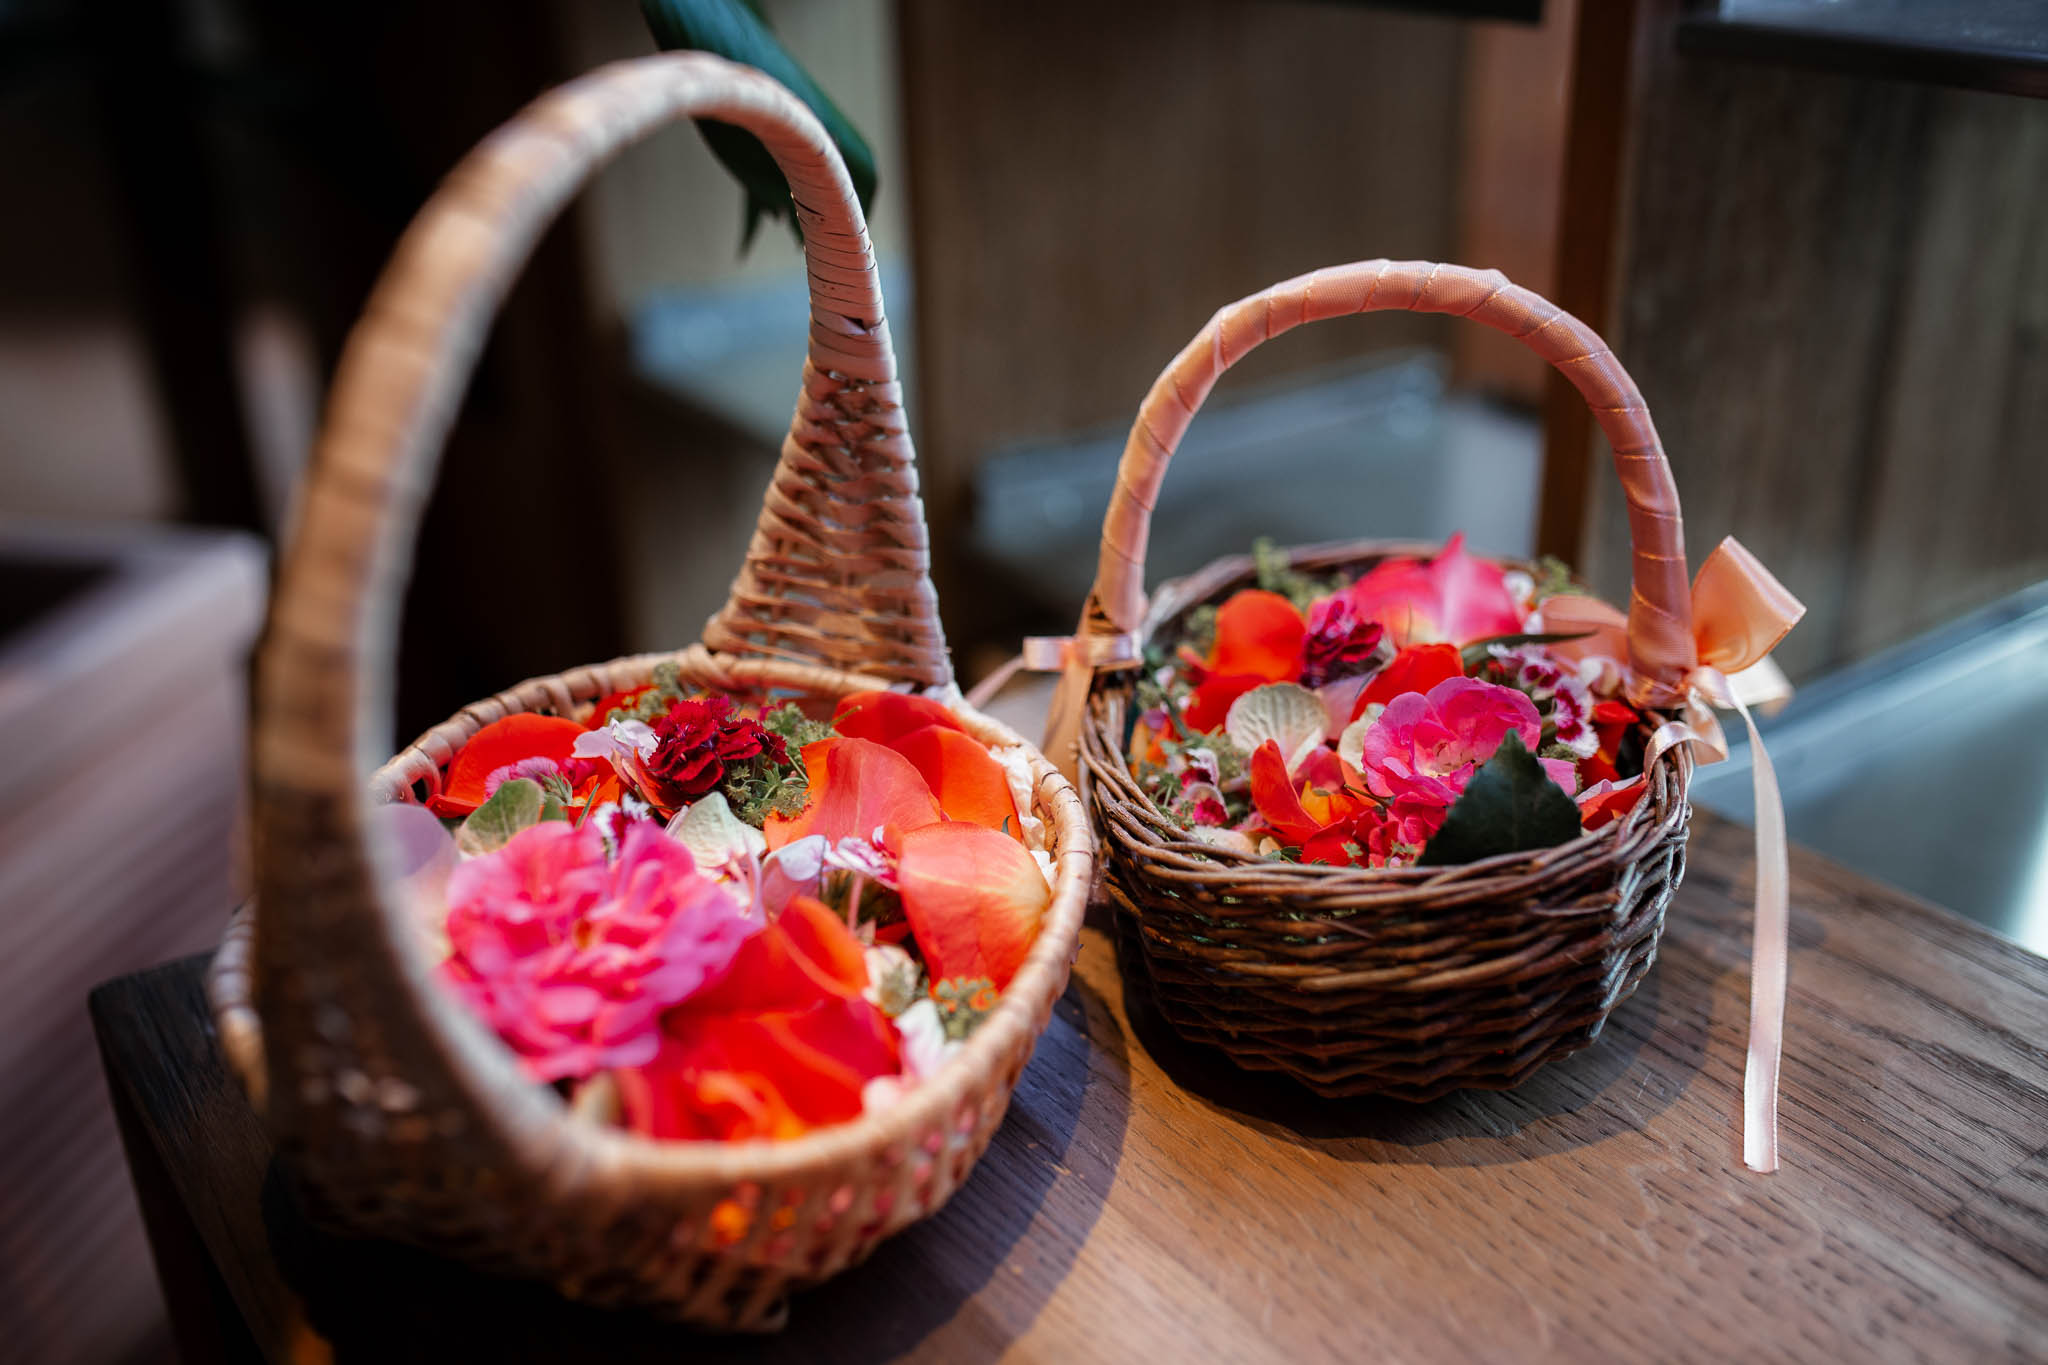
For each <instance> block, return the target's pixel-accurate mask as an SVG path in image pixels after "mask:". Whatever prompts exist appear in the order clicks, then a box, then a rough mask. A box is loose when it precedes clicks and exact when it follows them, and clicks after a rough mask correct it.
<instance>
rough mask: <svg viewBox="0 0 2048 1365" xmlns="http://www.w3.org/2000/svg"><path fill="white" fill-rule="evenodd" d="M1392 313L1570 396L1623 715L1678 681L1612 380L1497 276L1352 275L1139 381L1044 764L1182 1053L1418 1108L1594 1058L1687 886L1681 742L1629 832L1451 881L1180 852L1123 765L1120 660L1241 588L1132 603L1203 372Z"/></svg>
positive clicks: (1183, 588) (1533, 299)
mask: <svg viewBox="0 0 2048 1365" xmlns="http://www.w3.org/2000/svg"><path fill="white" fill-rule="evenodd" d="M1387 308H1399V309H1414V310H1418V311H1429V312H1445V313H1452V314H1455V315H1458V316H1466V317H1472V318H1474V319H1475V320H1478V321H1482V322H1486V323H1488V324H1489V325H1492V326H1495V327H1497V328H1499V329H1500V330H1502V331H1505V332H1508V333H1509V334H1510V335H1513V336H1516V337H1517V338H1519V339H1521V340H1523V341H1524V342H1525V343H1527V344H1528V345H1530V346H1531V347H1532V348H1534V349H1536V350H1537V351H1538V352H1539V353H1541V354H1543V355H1544V356H1545V358H1546V359H1548V360H1550V361H1551V362H1552V363H1553V364H1555V365H1556V366H1557V367H1558V368H1559V369H1560V370H1561V371H1563V372H1564V373H1565V374H1566V375H1567V377H1569V378H1570V379H1572V381H1573V382H1574V383H1575V384H1577V385H1578V387H1579V389H1580V390H1581V392H1582V393H1583V394H1585V396H1586V398H1587V401H1588V402H1589V404H1591V406H1592V407H1593V409H1594V411H1595V414H1596V415H1597V416H1598V418H1599V419H1600V421H1601V424H1602V425H1603V427H1604V428H1605V429H1606V431H1607V434H1608V437H1609V439H1610V440H1611V441H1612V443H1613V445H1614V448H1615V460H1616V465H1617V468H1618V469H1619V470H1620V472H1621V474H1622V479H1623V484H1624V487H1625V489H1626V491H1627V493H1628V497H1629V503H1630V512H1631V524H1632V526H1633V527H1634V529H1635V538H1636V546H1635V549H1636V558H1635V596H1634V599H1633V602H1632V610H1631V613H1630V627H1629V631H1630V654H1631V662H1632V665H1633V669H1634V672H1635V674H1636V678H1637V684H1638V690H1637V699H1638V700H1639V701H1641V702H1643V703H1644V704H1646V705H1650V706H1664V705H1668V704H1671V703H1672V702H1674V701H1675V700H1676V698H1677V695H1678V691H1677V689H1678V687H1679V686H1680V682H1681V680H1682V679H1683V678H1684V677H1685V675H1686V673H1687V672H1688V671H1689V670H1690V668H1691V667H1692V664H1693V654H1692V643H1691V638H1690V631H1689V626H1688V622H1689V619H1690V607H1689V598H1688V595H1687V588H1686V581H1685V576H1684V574H1685V552H1684V546H1683V541H1682V538H1681V534H1680V526H1679V518H1678V508H1677V497H1676V493H1675V490H1674V489H1673V487H1672V483H1671V477H1670V470H1669V467H1668V465H1667V464H1666V463H1665V460H1664V455H1663V451H1662V448H1661V446H1660V445H1659V444H1658V441H1657V437H1656V433H1655V431H1654V429H1653V428H1652V427H1651V425H1650V422H1649V417H1648V414H1647V413H1646V412H1645V411H1644V409H1643V404H1642V400H1641V397H1640V396H1639V395H1638V394H1637V392H1636V390H1635V386H1634V384H1633V383H1632V382H1631V381H1630V380H1629V378H1628V376H1627V374H1626V373H1625V372H1623V370H1622V368H1621V366H1620V364H1619V363H1618V362H1617V361H1615V359H1614V357H1613V355H1612V353H1611V352H1609V351H1608V350H1607V348H1606V347H1605V346H1604V345H1603V344H1602V343H1601V342H1600V340H1599V338H1598V337H1597V336H1595V335H1593V333H1592V332H1591V331H1590V330H1589V329H1587V328H1586V327H1585V326H1584V325H1583V324H1581V323H1579V322H1578V321H1577V320H1576V319H1573V318H1571V317H1570V315H1568V314H1565V313H1563V312H1561V311H1560V310H1559V309H1557V308H1556V307H1554V306H1553V305H1551V304H1548V303H1546V302H1544V301H1543V300H1542V299H1540V298H1538V297H1537V296H1535V295H1533V294H1531V293H1529V292H1528V291H1527V290H1523V289H1519V288H1517V287H1516V286H1514V285H1511V284H1509V283H1508V282H1507V281H1506V280H1505V279H1503V278H1502V277H1501V276H1500V275H1499V274H1498V273H1497V272H1491V271H1489V272H1483V273H1482V272H1478V271H1472V270H1466V269H1464V268H1462V267H1457V266H1441V265H1431V264H1428V263H1422V262H1407V263H1396V262H1387V261H1368V262H1363V263H1360V264H1356V265H1350V266H1342V267H1337V268H1334V269H1331V270H1326V271H1318V272H1316V273H1315V274H1313V275H1309V276H1304V277H1302V278H1300V279H1297V280H1291V281H1288V282H1286V283H1284V284H1281V285H1276V286H1274V287H1273V288H1272V289H1270V290H1267V291H1265V292H1264V293H1262V294H1258V295H1254V296H1252V297H1251V298H1248V299H1245V300H1241V301H1240V302H1238V303H1236V304H1233V305H1231V306H1230V307H1228V308H1225V309H1223V310H1222V311H1220V312H1219V313H1218V314H1217V315H1216V316H1215V318H1214V319H1212V320H1211V321H1210V323H1209V325H1208V326H1207V327H1206V328H1204V329H1203V331H1202V332H1201V334H1199V335H1198V336H1197V337H1196V338H1195V339H1194V341H1193V342H1191V343H1190V344H1189V346H1188V347H1187V349H1186V350H1184V351H1183V352H1182V353H1181V355H1180V357H1179V358H1178V359H1177V360H1176V361H1175V362H1174V364H1173V365H1172V366H1170V367H1169V368H1168V369H1167V371H1166V372H1165V373H1164V374H1163V375H1161V377H1160V379H1159V381H1158V383H1157V384H1155V385H1154V387H1153V389H1152V392H1151V394H1150V395H1149V396H1148V398H1147V400H1146V403H1145V406H1144V408H1143V409H1142V410H1141V411H1140V413H1139V416H1138V420H1137V423H1136V425H1135V426H1134V427H1133V429H1132V433H1131V439H1130V444H1129V446H1128V447H1127V448H1126V451H1125V455H1124V461H1123V465H1122V467H1121V469H1120V471H1119V476H1118V483H1117V490H1116V494H1115V497H1114V501H1113V502H1112V505H1111V509H1110V513H1109V516H1108V518H1107V519H1106V521H1105V524H1104V529H1103V548H1102V560H1101V567H1100V569H1099V571H1098V575H1097V579H1096V587H1095V592H1094V594H1093V595H1092V596H1091V598H1090V600H1089V604H1088V608H1087V611H1086V613H1085V614H1084V616H1083V620H1082V624H1081V629H1080V635H1079V641H1078V642H1077V646H1076V647H1075V648H1072V649H1071V650H1070V651H1069V659H1070V662H1069V664H1068V670H1067V673H1066V675H1065V676H1064V677H1063V679H1062V683H1061V689H1060V695H1059V699H1058V700H1057V701H1056V702H1055V704H1054V710H1053V718H1052V722H1051V726H1050V729H1049V733H1048V736H1047V739H1046V744H1045V749H1046V752H1047V754H1048V755H1049V756H1050V757H1051V758H1052V759H1053V760H1054V761H1055V762H1058V763H1060V764H1062V766H1063V767H1065V768H1068V770H1070V771H1078V773H1079V776H1080V779H1081V786H1082V793H1083V797H1084V799H1086V800H1087V801H1088V802H1089V804H1090V808H1091V810H1092V812H1093V815H1094V818H1095V821H1096V832H1097V839H1098V842H1099V844H1100V847H1101V859H1102V864H1103V873H1104V877H1103V886H1104V888H1105V894H1106V895H1107V898H1108V899H1109V901H1110V902H1111V903H1112V905H1113V906H1114V908H1115V910H1116V913H1117V915H1118V917H1119V920H1120V922H1121V923H1120V929H1121V932H1120V934H1119V941H1120V943H1121V944H1123V945H1124V949H1125V951H1130V950H1132V948H1135V950H1136V951H1137V953H1138V955H1139V958H1140V962H1141V964H1142V969H1143V974H1144V976H1145V978H1146V979H1147V981H1148V982H1149V984H1150V985H1151V987H1152V990H1153V992H1154V994H1155V995H1156V997H1157V1003H1158V1006H1159V1009H1160V1012H1161V1014H1162V1015H1163V1016H1164V1017H1165V1018H1166V1019H1167V1020H1168V1022H1169V1023H1171V1024H1172V1026H1173V1027H1174V1028H1175V1029H1176V1030H1177V1031H1178V1032H1179V1033H1181V1034H1182V1035H1183V1036H1185V1037H1186V1038H1188V1039H1190V1040H1192V1041H1195V1042H1198V1043H1205V1044H1210V1045H1213V1046H1215V1047H1217V1048H1220V1049H1221V1050H1222V1051H1224V1052H1225V1053H1227V1054H1228V1055H1229V1056H1230V1057H1231V1058H1232V1059H1233V1060H1235V1061H1236V1062H1237V1063H1238V1064H1239V1065H1241V1066H1244V1067H1247V1068H1250V1069H1254V1070H1270V1071H1281V1072H1284V1073H1286V1074H1288V1075H1290V1076H1292V1077H1294V1078H1295V1079H1297V1080H1299V1081H1300V1082H1302V1083H1303V1084H1304V1085H1307V1086H1308V1087H1310V1088H1311V1089H1313V1090H1315V1091H1317V1092H1319V1093H1321V1094H1324V1095H1331V1096H1345V1095H1364V1094H1382V1095H1386V1096H1389V1097H1392V1098H1397V1099H1403V1100H1426V1099H1431V1098H1434V1097H1435V1096H1438V1095H1442V1094H1444V1093H1446V1092H1448V1091H1452V1090H1457V1089H1461V1088H1480V1089H1502V1088H1506V1087H1510V1086H1514V1085H1517V1084H1519V1083H1520V1082H1521V1081H1523V1080H1524V1079H1526V1078H1527V1077H1528V1076H1529V1075H1530V1074H1531V1073H1532V1072H1533V1071H1535V1070H1536V1068H1538V1067H1540V1066H1541V1065H1543V1064H1544V1063H1545V1062H1547V1061H1550V1060H1553V1059H1555V1058H1558V1057H1562V1056H1565V1055H1567V1054H1569V1053H1571V1052H1574V1051H1577V1050H1578V1049H1580V1048H1582V1047H1584V1046H1586V1044H1588V1043H1590V1042H1591V1041H1592V1040H1593V1039H1594V1038H1596V1037H1597V1036H1598V1035H1599V1032H1600V1029H1601V1026H1602V1024H1604V1023H1605V1021H1606V1019H1607V1016H1608V1014H1609V1012H1610V1011H1612V1010H1613V1008H1614V1007H1615V1005H1616V1004H1618V1003H1619V1002H1620V1001H1621V1000H1623V999H1625V998H1626V997H1627V996H1628V995H1629V993H1630V992H1631V991H1633V990H1634V989H1635V987H1636V985H1637V984H1638V983H1639V982H1640V981H1641V980H1642V978H1643V976H1644V974H1645V973H1646V972H1647V971H1648V970H1649V968H1650V964H1651V963H1652V962H1653V961H1654V960H1655V957H1656V952H1657V941H1658V937H1659V935H1660V933H1661V931H1662V929H1663V924H1664V911H1665V907H1666V906H1667V905H1668V904H1669V903H1670V899H1671V895H1672V892H1673V891H1674V889H1675V888H1676V887H1677V885H1678V882H1679V879H1680V877H1681V876H1682V875H1683V873H1684V869H1685V839H1686V828H1687V819H1688V816H1689V813H1690V812H1689V808H1688V806H1687V803H1686V789H1687V785H1688V783H1689V781H1690V778H1691V774H1692V759H1691V757H1690V755H1689V754H1688V753H1687V752H1686V751H1685V750H1684V749H1683V747H1680V748H1678V749H1674V750H1671V751H1669V752H1667V753H1665V754H1664V755H1663V756H1662V757H1661V758H1659V759H1658V760H1657V762H1656V763H1655V764H1654V765H1653V767H1652V769H1651V771H1650V772H1649V773H1648V775H1647V782H1648V795H1647V797H1646V798H1645V799H1644V800H1643V801H1641V802H1640V803H1639V804H1638V805H1637V806H1636V808H1635V809H1634V811H1633V812H1631V813H1630V814H1629V815H1628V816H1627V817H1626V818H1624V819H1622V820H1619V821H1616V822H1614V823H1612V824H1610V825H1608V826H1606V827H1605V828H1603V829H1600V830H1598V831H1596V832H1594V833H1590V834H1586V835H1583V836H1582V837H1580V838H1578V839H1576V840H1574V841H1572V842H1571V843H1568V844H1564V845H1561V846H1559V847H1556V848H1550V849H1545V850H1542V851H1541V852H1537V853H1531V854H1514V855H1507V856H1503V857H1499V858H1492V859H1488V860H1486V861H1484V862H1478V863H1472V864H1468V865H1465V866H1461V867H1454V868H1399V869H1377V870H1376V869H1368V868H1336V867H1327V866H1320V865H1301V864H1290V863H1282V862H1277V861H1272V860H1268V859H1263V858H1259V857H1256V856H1252V855H1247V854H1241V853H1235V852H1231V851H1228V850H1223V849H1218V848H1216V847H1214V846H1211V845H1208V844H1204V843H1201V842H1198V841H1196V840H1195V839H1193V838H1191V837H1189V835H1188V833H1187V831H1186V830H1185V829H1183V828H1182V827H1181V826H1180V825H1178V824H1177V823H1176V822H1175V821H1174V820H1172V819H1171V818H1170V817H1168V816H1167V815H1166V814H1165V813H1164V812H1163V811H1161V810H1160V809H1159V807H1158V806H1157V805H1156V804H1155V803H1154V802H1153V801H1152V800H1151V798H1150V797H1149V796H1148V795H1147V794H1146V793H1145V791H1144V790H1143V789H1142V788H1141V787H1140V785H1139V784H1138V782H1137V781H1136V780H1135V779H1134V778H1133V776H1132V774H1131V768H1130V762H1129V757H1128V755H1127V754H1126V753H1125V749H1124V746H1125V743H1126V736H1127V735H1128V733H1129V728H1128V721H1129V710H1130V706H1131V687H1132V682H1133V674H1132V673H1131V672H1130V670H1129V667H1128V663H1127V662H1125V663H1123V665H1122V666H1121V667H1120V666H1119V660H1120V659H1121V660H1126V661H1127V660H1128V658H1129V657H1130V656H1131V653H1132V651H1133V649H1134V648H1135V647H1136V646H1137V645H1140V644H1142V643H1143V642H1144V641H1148V640H1150V639H1151V638H1153V636H1154V635H1155V634H1158V633H1160V632H1162V631H1166V630H1168V628H1169V627H1171V626H1172V625H1173V624H1174V623H1176V622H1177V621H1178V620H1179V618H1180V617H1181V615H1182V614H1183V613H1184V612H1185V611H1187V610H1188V609H1189V608H1191V607H1193V606H1195V605H1197V604H1199V603H1202V602H1205V601H1214V600H1218V599H1220V598H1221V597H1223V596H1226V595H1227V594H1228V593H1230V592H1231V591H1233V590H1235V589H1236V588H1238V587H1241V586H1243V585H1245V584H1247V583H1249V582H1250V581H1252V579H1253V577H1254V566H1253V564H1252V561H1251V560H1250V559H1249V558H1245V557H1238V558H1233V559H1226V560H1221V561H1218V562H1217V563H1215V564H1212V565H1210V566H1209V567H1208V568H1206V569H1204V570H1203V571H1202V572H1200V573H1198V574H1195V575H1193V576H1191V577H1190V578H1187V579H1182V580H1178V581H1176V582H1174V583H1170V584H1167V585H1165V586H1163V587H1162V588H1161V589H1160V591H1159V593H1158V594H1157V596H1156V597H1154V598H1153V599H1152V600H1151V601H1150V603H1149V604H1148V603H1147V602H1146V599H1145V596H1144V593H1143V587H1142V584H1143V574H1144V546H1145V539H1146V531H1147V519H1148V517H1149V513H1150V508H1151V507H1152V505H1153V503H1154V501H1155V498H1156V492H1157V489H1158V485H1159V480H1160V478H1161V476H1162V475H1163V473H1164V470H1165V466H1166V463H1167V461H1168V460H1169V459H1170V458H1171V456H1172V454H1173V450H1174V448H1175V447H1176V446H1177V445H1178V444H1179V441H1180V437H1181V435H1182V433H1183V432H1184V431H1185V429H1186V426H1187V424H1188V422H1189V420H1190V419H1191V418H1192V417H1193V415H1194V413H1195V412H1196V410H1197V409H1198V408H1199V407H1200V405H1201V402H1202V400H1203V398H1204V397H1206V395H1207V394H1208V392H1209V389H1210V387H1211V386H1212V385H1213V384H1214V382H1215V380H1216V378H1217V376H1218V375H1220V374H1221V373H1222V371H1223V370H1225V369H1227V368H1228V367H1229V366H1230V365H1231V364H1232V363H1234V362H1235V361H1236V360H1237V359H1238V358H1239V357H1241V356H1242V355H1243V354H1244V353H1245V352H1247V351H1249V350H1251V349H1252V347H1253V346H1255V345H1257V344H1258V343H1259V342H1261V341H1264V340H1266V339H1268V338H1269V337H1271V336H1273V335H1277V334H1278V333H1279V332H1282V331H1285V330H1287V329H1288V328H1290V327H1293V326H1295V325H1297V324H1299V323H1301V322H1304V321H1311V320H1315V319H1319V318H1325V317H1334V316H1342V315H1346V314H1351V313H1361V312H1369V311H1374V310H1376V309H1387ZM1432 548H1433V547H1421V546H1413V545H1393V544H1386V543H1373V542H1361V543H1355V544H1346V545H1338V546H1326V547H1318V548H1315V549H1312V550H1301V551H1296V552H1294V554H1293V556H1292V557H1293V560H1294V562H1295V563H1296V564H1297V565H1298V566H1300V567H1303V568H1307V569H1315V570H1323V571H1328V570H1331V569H1336V568H1351V569H1355V568H1359V567H1362V566H1364V565H1366V564H1369V563H1371V562H1372V561H1374V560H1376V559H1378V558H1381V557H1383V556H1385V555H1388V554H1392V553H1410V554H1413V553H1428V552H1430V551H1431V549H1432Z"/></svg>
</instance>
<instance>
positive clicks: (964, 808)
mask: <svg viewBox="0 0 2048 1365" xmlns="http://www.w3.org/2000/svg"><path fill="white" fill-rule="evenodd" d="M889 747H890V748H892V749H894V750H895V751H896V752H897V753H899V754H902V755H903V756H904V757H905V758H907V759H909V760H910V762H911V765H912V766H913V767H915V768H916V769H917V771H918V772H919V773H920V774H922V775H923V777H924V780H925V785H927V786H929V787H930V788H931V789H932V795H933V796H935V797H937V798H938V802H939V806H940V808H941V809H943V810H944V811H945V812H946V818H947V819H949V820H965V821H967V822H968V823H969V824H975V825H987V826H988V827H989V828H990V829H1000V830H1006V831H1007V832H1008V833H1009V834H1010V836H1011V837H1012V838H1015V839H1017V840H1020V841H1021V840H1022V839H1023V838H1024V822H1023V821H1022V820H1019V819H1018V818H1017V803H1016V802H1015V801H1013V800H1012V799H1011V798H1010V779H1009V778H1008V777H1006V776H1005V775H1004V774H1003V765H1002V764H1000V763H998V762H996V761H995V759H994V758H992V757H990V755H989V752H988V750H986V749H984V748H982V747H981V744H980V742H979V741H977V740H976V739H975V738H974V737H973V736H972V735H969V734H967V733H966V732H965V731H963V730H949V729H947V728H946V727H944V726H942V725H927V726H925V727H924V729H922V730H913V731H911V732H910V733H909V734H907V735H905V736H903V738H901V739H899V740H897V741H896V742H895V743H893V744H891V745H890V746H889Z"/></svg>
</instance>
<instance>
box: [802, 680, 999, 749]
mask: <svg viewBox="0 0 2048 1365" xmlns="http://www.w3.org/2000/svg"><path fill="white" fill-rule="evenodd" d="M927 725H938V726H942V727H944V728H946V729H949V730H958V731H959V732H960V733H961V734H963V735H964V734H966V733H967V729H966V727H965V726H963V725H962V724H961V723H960V719H959V717H957V716H955V715H954V714H953V713H952V712H951V711H950V710H948V709H947V708H946V707H945V706H944V705H943V704H941V703H939V702H935V701H933V700H932V699H931V698H930V697H919V696H913V695H912V694H910V693H908V692H856V693H854V694H853V695H852V696H850V697H847V698H845V699H844V700H842V701H841V702H840V703H839V709H838V710H836V711H834V712H833V713H832V728H833V729H834V730H837V731H838V732H839V733H840V734H841V735H843V736H845V737H846V738H847V739H871V740H873V741H874V742H875V743H877V744H890V745H893V744H894V743H895V742H896V741H897V740H899V739H901V738H903V737H904V736H905V735H907V734H909V733H911V732H912V731H914V730H922V729H924V728H925V727H926V726H927Z"/></svg>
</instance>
